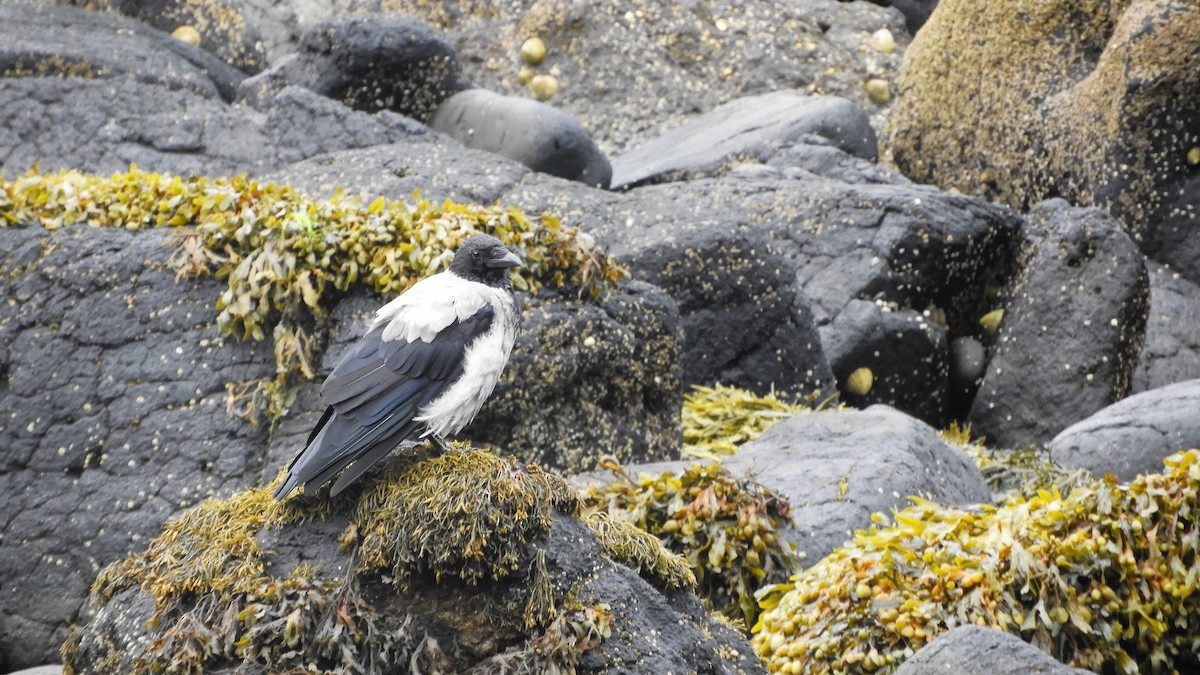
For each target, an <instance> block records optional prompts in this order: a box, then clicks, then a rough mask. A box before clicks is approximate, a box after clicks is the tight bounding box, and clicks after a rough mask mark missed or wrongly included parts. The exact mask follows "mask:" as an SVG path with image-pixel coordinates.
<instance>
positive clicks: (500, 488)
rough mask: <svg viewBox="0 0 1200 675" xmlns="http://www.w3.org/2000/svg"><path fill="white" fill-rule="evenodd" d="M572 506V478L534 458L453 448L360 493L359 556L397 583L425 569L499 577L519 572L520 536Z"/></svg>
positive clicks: (541, 529) (540, 529) (538, 531)
mask: <svg viewBox="0 0 1200 675" xmlns="http://www.w3.org/2000/svg"><path fill="white" fill-rule="evenodd" d="M577 509H578V503H577V500H576V497H575V493H574V491H573V490H571V488H570V485H569V484H568V483H567V482H566V481H565V480H563V479H562V478H560V477H559V476H555V475H553V474H549V473H545V472H544V471H542V470H541V469H540V468H538V467H537V466H536V465H531V466H528V467H526V466H524V465H522V464H521V463H520V462H519V461H517V460H516V459H515V458H512V457H507V458H504V457H497V456H496V455H493V454H492V453H490V452H486V451H482V450H471V451H464V452H450V453H447V454H444V455H441V456H439V457H435V458H433V459H429V460H426V461H423V462H415V463H412V464H408V465H405V466H402V467H400V468H399V469H398V470H396V471H394V472H389V473H388V474H387V475H386V476H385V477H384V479H382V480H380V481H378V482H376V483H375V484H374V485H372V486H371V487H370V488H369V489H368V490H367V491H365V492H364V493H363V495H362V497H361V498H360V499H359V501H358V506H357V508H356V512H355V521H356V522H357V523H358V535H359V537H360V544H359V555H360V557H361V559H362V567H363V568H364V569H370V568H384V569H387V570H389V571H390V572H391V575H392V577H393V579H394V580H395V581H396V582H397V583H399V584H401V585H405V584H407V583H408V582H409V581H410V580H411V579H412V578H413V577H414V576H415V575H418V574H423V573H432V574H433V575H434V576H435V577H436V578H438V579H440V578H441V577H442V576H443V575H446V574H449V575H452V576H454V577H456V578H458V579H462V580H463V581H465V582H467V583H468V584H472V585H474V584H478V583H479V582H481V581H498V580H501V579H504V578H506V577H508V576H509V575H510V574H512V573H513V572H515V571H517V569H518V561H519V560H520V557H521V553H522V551H523V549H524V545H525V543H526V542H527V541H529V540H530V539H532V538H534V537H537V536H539V535H542V534H544V533H545V532H546V531H547V529H548V528H549V526H550V519H551V516H552V515H553V514H554V512H555V511H556V510H557V511H563V512H567V513H575V512H576V511H577Z"/></svg>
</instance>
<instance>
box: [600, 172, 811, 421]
mask: <svg viewBox="0 0 1200 675" xmlns="http://www.w3.org/2000/svg"><path fill="white" fill-rule="evenodd" d="M640 197H642V195H637V196H636V197H635V198H634V199H631V200H630V202H632V203H630V204H628V205H626V206H625V207H624V208H623V209H622V210H621V211H625V209H629V211H632V212H641V213H642V214H643V215H644V216H648V215H652V214H654V213H655V211H651V210H646V211H642V208H646V209H651V208H653V209H655V210H657V212H658V214H659V215H666V216H667V217H668V218H670V220H664V222H663V223H662V225H663V227H662V229H661V230H660V231H659V233H658V236H657V237H654V238H652V239H650V240H642V241H639V242H637V244H634V242H632V241H628V242H624V246H621V247H620V248H618V249H617V251H616V253H617V256H618V258H619V259H620V260H622V261H623V263H624V264H626V265H629V266H630V268H631V270H632V271H633V274H634V276H635V277H637V278H640V279H645V280H647V281H649V282H651V283H653V284H655V285H657V286H661V287H662V288H664V289H665V290H666V291H667V292H668V293H670V294H671V296H672V297H673V298H674V299H675V301H676V302H677V303H679V311H680V313H681V314H682V317H683V330H684V335H685V336H686V339H685V340H684V343H683V364H684V367H683V378H684V383H685V384H687V385H691V384H712V383H714V382H722V383H725V384H731V385H737V386H742V387H749V388H751V389H753V390H754V391H758V392H761V393H766V392H768V391H771V390H772V389H775V390H776V391H778V392H779V393H782V394H787V395H796V396H801V395H807V394H809V393H812V392H817V393H818V395H819V397H820V398H824V397H826V396H828V395H829V394H831V393H832V392H833V384H834V382H833V378H832V372H831V371H830V368H829V364H828V362H827V360H826V358H825V355H824V353H823V352H822V350H821V341H820V337H819V335H818V333H817V329H816V324H815V323H814V321H813V315H812V311H811V310H810V309H809V307H808V306H807V303H805V302H803V301H802V300H801V299H800V298H798V297H797V294H796V292H795V290H794V288H793V275H792V272H791V271H790V270H789V265H788V262H787V260H786V259H784V258H782V257H780V256H779V255H777V254H775V253H774V252H773V251H772V250H771V248H770V246H769V243H768V241H769V240H768V239H767V238H766V237H765V236H764V233H762V232H758V231H755V230H754V229H753V228H738V229H729V230H722V229H717V228H708V227H705V226H704V225H705V221H704V220H701V219H702V218H704V217H705V215H702V214H701V213H696V214H695V216H696V218H697V219H696V220H691V219H690V218H688V215H687V214H688V211H689V210H691V209H693V208H695V209H696V210H697V211H700V210H703V208H704V206H706V205H705V204H704V203H703V202H696V203H693V204H687V203H686V202H687V197H686V196H683V195H679V196H676V195H669V196H667V197H666V199H670V200H671V202H667V201H666V199H664V200H663V201H661V202H657V203H656V204H655V205H654V206H653V207H651V206H650V202H649V201H648V200H643V199H641V198H640ZM681 197H682V198H681ZM672 202H673V203H672ZM643 205H644V206H643ZM621 211H618V212H617V214H615V217H617V218H621V217H622V216H623V215H624V214H622V213H621ZM713 216H717V217H720V216H719V215H718V214H716V213H709V214H707V217H713ZM693 225H695V226H696V227H693ZM630 245H636V246H637V247H638V249H637V250H636V251H634V250H631V249H630V248H625V246H630Z"/></svg>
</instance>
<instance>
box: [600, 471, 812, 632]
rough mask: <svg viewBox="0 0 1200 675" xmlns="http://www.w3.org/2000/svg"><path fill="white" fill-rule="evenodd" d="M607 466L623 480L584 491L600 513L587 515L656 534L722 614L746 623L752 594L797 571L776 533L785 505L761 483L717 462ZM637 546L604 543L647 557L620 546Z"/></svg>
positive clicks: (754, 609)
mask: <svg viewBox="0 0 1200 675" xmlns="http://www.w3.org/2000/svg"><path fill="white" fill-rule="evenodd" d="M611 468H612V469H613V470H614V472H615V473H616V474H617V476H618V478H619V479H620V480H618V481H617V482H615V483H612V484H610V485H605V486H593V487H589V488H587V489H585V490H584V491H583V493H582V494H583V495H584V504H585V508H587V509H589V510H593V511H598V512H600V513H601V514H604V515H602V516H601V515H592V516H590V519H593V520H595V519H599V518H603V519H604V521H607V524H608V527H615V526H616V525H615V523H618V522H624V523H627V524H631V525H632V526H634V527H636V528H640V529H642V530H645V531H647V532H649V533H651V534H653V535H655V536H657V537H659V538H660V539H661V540H662V542H663V543H664V544H665V545H666V547H667V549H668V550H670V551H674V552H676V553H678V554H679V555H680V556H682V557H683V558H684V560H686V561H687V563H688V564H689V565H690V567H691V569H692V571H693V573H694V575H695V577H696V585H697V587H698V593H699V594H700V596H701V597H702V598H704V599H705V600H706V601H708V602H709V603H710V604H711V605H712V606H713V608H715V609H716V610H718V611H720V612H722V613H723V614H724V615H725V616H727V617H729V618H731V619H735V620H737V621H745V622H747V623H746V625H750V624H751V623H753V621H754V619H755V617H756V616H757V615H758V605H757V604H756V603H755V601H754V593H755V592H756V591H757V590H758V589H759V588H760V587H761V586H763V585H764V584H767V583H772V582H776V581H782V580H783V579H785V578H786V577H787V575H788V574H790V573H791V572H792V571H794V570H795V569H796V567H797V564H798V560H797V558H796V556H795V554H793V553H792V552H791V551H790V550H788V549H787V548H785V544H784V543H783V542H782V541H780V539H779V537H778V534H777V528H779V527H781V526H783V525H784V524H785V523H786V522H787V514H788V511H789V510H790V507H789V506H788V504H787V502H786V501H784V500H783V499H781V498H779V497H777V496H775V495H773V494H771V493H770V492H769V491H768V490H766V489H765V488H763V487H761V486H758V485H754V484H751V483H748V482H744V481H738V480H736V479H734V478H733V477H732V476H730V475H729V472H728V471H726V470H725V469H724V468H722V467H721V466H720V465H719V464H710V465H708V466H701V465H694V466H691V467H689V468H688V469H687V470H686V471H684V472H683V473H682V474H679V475H676V474H674V473H670V472H667V473H663V474H662V475H660V476H657V477H651V476H643V477H641V478H639V479H638V480H636V481H635V480H633V479H631V478H629V477H628V476H627V475H625V473H624V472H623V471H622V470H621V469H620V467H619V466H614V467H611ZM604 539H605V537H604V536H603V535H602V536H601V540H602V541H603V540H604ZM637 547H639V542H637V541H634V542H629V543H626V544H624V545H623V546H622V547H616V546H613V545H612V544H609V545H608V548H610V549H616V551H615V555H616V556H617V557H627V558H633V559H635V560H636V559H643V558H645V557H646V554H645V553H644V552H642V553H638V554H636V555H635V554H633V553H625V552H623V551H628V550H636V548H637ZM640 564H643V565H644V564H646V563H640Z"/></svg>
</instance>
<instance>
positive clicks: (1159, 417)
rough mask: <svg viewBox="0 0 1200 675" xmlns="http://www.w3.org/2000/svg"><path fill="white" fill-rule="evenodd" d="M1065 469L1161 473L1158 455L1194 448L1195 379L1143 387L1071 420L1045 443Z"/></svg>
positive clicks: (1199, 399)
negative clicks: (1088, 413) (1072, 422)
mask: <svg viewBox="0 0 1200 675" xmlns="http://www.w3.org/2000/svg"><path fill="white" fill-rule="evenodd" d="M1049 447H1050V456H1051V458H1053V459H1054V461H1056V462H1058V463H1059V464H1061V465H1063V466H1066V467H1071V468H1075V467H1082V468H1084V469H1087V470H1088V471H1091V472H1092V473H1093V474H1095V475H1097V476H1103V475H1104V474H1106V473H1111V474H1113V475H1114V476H1116V477H1117V478H1120V479H1121V480H1125V481H1129V480H1133V479H1134V478H1136V477H1137V476H1138V474H1143V473H1155V472H1160V471H1162V468H1163V459H1165V458H1166V457H1168V456H1170V455H1171V454H1174V453H1176V452H1179V451H1181V450H1189V449H1191V448H1200V379H1196V380H1186V381H1184V382H1179V383H1176V384H1171V385H1167V386H1165V387H1160V388H1158V389H1151V390H1149V391H1144V392H1142V393H1140V394H1137V395H1135V396H1130V397H1129V398H1126V399H1124V400H1121V401H1118V402H1116V403H1114V404H1112V405H1110V406H1108V407H1107V408H1104V409H1103V410H1101V411H1099V412H1097V413H1096V414H1094V415H1092V416H1091V417H1088V418H1087V419H1085V420H1082V421H1080V422H1076V423H1075V424H1072V425H1071V426H1069V427H1067V428H1066V429H1064V430H1063V432H1062V433H1060V434H1059V435H1057V436H1055V437H1054V440H1052V441H1050V446H1049Z"/></svg>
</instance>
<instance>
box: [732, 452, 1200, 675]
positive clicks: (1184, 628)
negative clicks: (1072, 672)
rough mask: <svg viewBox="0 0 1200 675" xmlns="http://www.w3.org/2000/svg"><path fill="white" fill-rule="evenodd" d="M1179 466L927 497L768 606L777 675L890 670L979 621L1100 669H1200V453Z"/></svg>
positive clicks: (766, 649)
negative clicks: (1015, 492)
mask: <svg viewBox="0 0 1200 675" xmlns="http://www.w3.org/2000/svg"><path fill="white" fill-rule="evenodd" d="M1166 466H1167V468H1166V471H1165V472H1164V473H1162V474H1154V475H1148V476H1143V477H1140V478H1138V479H1137V480H1135V481H1133V482H1132V483H1129V484H1119V483H1116V482H1098V483H1095V484H1092V485H1085V486H1080V487H1077V488H1075V489H1074V490H1073V491H1072V492H1071V493H1070V494H1069V495H1066V496H1064V495H1063V494H1062V493H1060V492H1058V491H1057V490H1054V489H1051V490H1042V491H1040V492H1038V493H1037V494H1036V495H1033V496H1031V497H1022V496H1011V497H1009V498H1008V499H1007V500H1006V501H1005V502H1004V503H1003V504H1002V505H1001V506H999V507H990V506H989V507H983V508H981V509H980V510H979V511H966V510H962V509H955V508H947V507H942V506H939V505H937V504H933V503H930V502H926V501H922V500H915V499H914V504H913V506H911V507H909V508H907V509H904V510H903V511H900V512H898V513H896V515H895V523H894V524H892V525H888V526H885V527H879V526H877V527H872V528H871V529H869V530H866V531H860V532H858V533H856V534H855V536H854V541H853V543H852V544H850V545H848V546H845V547H843V548H841V549H838V550H837V551H835V552H834V553H832V554H831V555H830V556H828V557H827V558H825V559H824V560H822V561H820V562H819V563H817V564H816V565H814V566H813V567H811V568H808V569H806V570H804V571H803V572H801V573H799V574H797V575H795V576H793V577H792V579H791V581H790V582H789V583H786V584H782V585H779V586H775V587H772V588H770V589H768V590H766V591H765V592H764V593H762V594H761V598H762V607H763V610H764V611H763V613H762V616H761V618H760V621H759V624H758V625H757V626H756V627H755V629H754V630H755V632H756V635H755V636H754V639H753V644H754V647H755V649H756V650H757V652H758V653H759V655H760V656H762V657H763V659H764V661H765V662H766V663H767V665H768V667H769V668H770V669H771V670H772V671H774V672H797V673H858V672H891V671H892V670H894V669H895V668H896V667H897V666H898V665H899V664H900V663H901V662H903V661H904V660H905V659H906V658H907V657H909V656H911V655H912V653H913V652H915V651H916V650H917V649H919V648H920V647H921V646H923V645H924V644H926V643H927V642H929V641H930V640H932V639H933V638H934V637H936V636H937V635H938V634H940V633H942V632H944V631H946V630H948V629H949V628H952V627H954V626H956V625H960V624H966V623H975V624H980V625H985V626H992V627H995V628H998V629H1001V630H1006V631H1009V632H1011V633H1014V634H1016V635H1019V636H1021V637H1022V638H1024V639H1025V640H1027V641H1029V642H1032V643H1033V644H1034V645H1036V646H1038V647H1040V648H1041V649H1043V650H1046V651H1048V652H1049V653H1050V654H1052V655H1053V656H1054V657H1055V658H1058V659H1059V660H1061V661H1063V662H1064V663H1068V664H1071V665H1074V666H1079V667H1083V668H1088V669H1090V670H1094V671H1097V672H1118V673H1120V672H1139V671H1140V672H1153V673H1158V672H1172V671H1177V672H1190V671H1192V670H1194V669H1195V667H1196V661H1195V658H1196V657H1195V631H1194V630H1193V628H1192V627H1194V626H1195V625H1196V624H1197V622H1198V621H1200V595H1198V594H1196V593H1195V591H1196V588H1197V585H1198V584H1200V572H1198V571H1197V570H1198V569H1200V568H1198V567H1197V563H1196V552H1197V549H1198V547H1200V509H1198V507H1200V499H1198V498H1200V451H1197V450H1192V451H1189V452H1187V453H1182V454H1177V455H1174V456H1172V457H1171V458H1169V459H1168V460H1167V462H1166ZM784 669H787V670H786V671H785V670H784Z"/></svg>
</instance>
